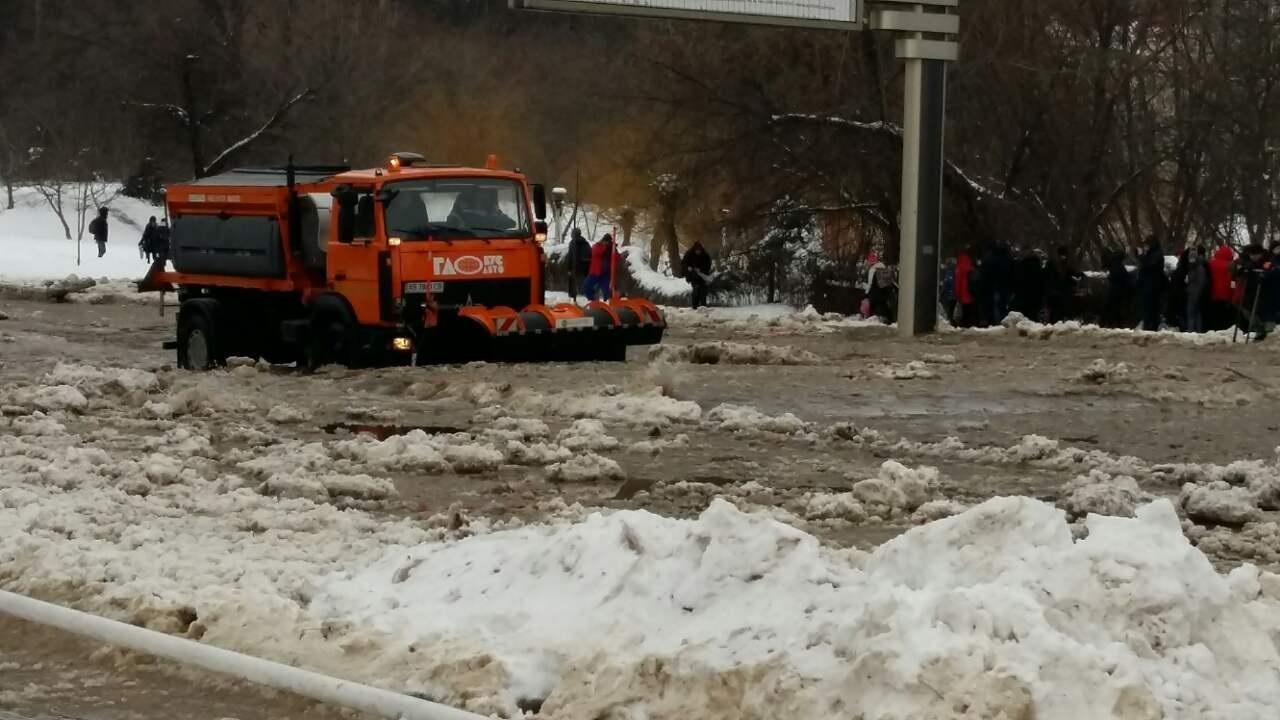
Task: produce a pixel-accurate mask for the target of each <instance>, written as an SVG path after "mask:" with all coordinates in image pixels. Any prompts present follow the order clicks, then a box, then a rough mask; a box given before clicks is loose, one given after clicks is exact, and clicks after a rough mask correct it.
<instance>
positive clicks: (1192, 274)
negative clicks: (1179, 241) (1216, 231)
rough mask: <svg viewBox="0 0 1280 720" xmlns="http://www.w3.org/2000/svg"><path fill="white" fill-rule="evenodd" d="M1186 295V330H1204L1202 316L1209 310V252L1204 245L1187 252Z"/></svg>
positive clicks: (1199, 331)
mask: <svg viewBox="0 0 1280 720" xmlns="http://www.w3.org/2000/svg"><path fill="white" fill-rule="evenodd" d="M1184 283H1185V285H1186V296H1187V321H1186V330H1187V332H1193V333H1202V332H1204V329H1205V325H1204V316H1205V313H1207V312H1208V310H1209V253H1208V251H1207V250H1205V249H1204V246H1200V247H1197V248H1196V249H1195V250H1194V251H1191V252H1189V253H1187V272H1186V277H1185V278H1184Z"/></svg>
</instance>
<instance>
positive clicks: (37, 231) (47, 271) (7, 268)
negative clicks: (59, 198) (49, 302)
mask: <svg viewBox="0 0 1280 720" xmlns="http://www.w3.org/2000/svg"><path fill="white" fill-rule="evenodd" d="M108 192H109V193H114V192H115V189H114V188H109V189H108ZM14 205H15V207H14V209H12V210H5V209H3V208H0V257H3V258H4V262H3V264H0V282H19V283H23V284H31V283H38V282H40V281H44V280H49V279H62V278H65V277H67V276H68V275H79V276H81V277H93V278H103V277H108V278H120V279H126V278H138V277H141V276H142V275H144V274H146V271H147V264H146V261H145V260H143V259H141V258H139V257H138V239H139V238H141V237H142V228H143V227H144V226H146V224H147V218H148V217H150V216H152V215H155V216H162V215H163V214H164V212H163V210H162V209H161V208H158V207H155V206H152V205H149V204H147V203H145V202H142V201H140V200H135V199H133V198H128V197H124V196H123V195H121V196H118V197H116V198H115V199H113V200H111V202H110V203H109V207H110V208H111V217H110V220H109V223H110V225H109V227H110V234H109V236H108V240H107V254H106V255H105V256H104V257H101V258H99V257H98V248H97V245H95V244H94V242H93V238H92V237H90V236H89V233H88V232H87V231H86V232H85V236H84V238H83V239H82V240H81V245H80V254H81V262H80V265H78V266H77V265H76V241H75V239H74V237H75V230H76V228H75V223H76V221H75V220H74V219H72V218H70V217H68V222H69V223H71V224H72V229H71V234H72V239H71V240H67V239H66V237H65V236H64V232H63V228H62V224H61V223H60V222H58V218H57V216H55V215H54V214H53V212H52V211H51V210H50V209H49V206H48V205H47V203H46V202H45V200H44V198H43V197H41V196H40V194H39V193H37V192H36V191H35V190H34V189H32V188H29V187H19V188H16V189H15V191H14ZM92 216H93V213H92V212H91V213H90V216H89V218H88V219H92ZM86 225H87V220H86Z"/></svg>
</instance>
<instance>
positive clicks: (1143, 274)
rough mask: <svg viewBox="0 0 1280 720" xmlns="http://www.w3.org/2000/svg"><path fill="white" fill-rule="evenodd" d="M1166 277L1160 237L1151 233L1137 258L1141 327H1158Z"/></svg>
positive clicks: (1149, 328)
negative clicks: (1140, 255)
mask: <svg viewBox="0 0 1280 720" xmlns="http://www.w3.org/2000/svg"><path fill="white" fill-rule="evenodd" d="M1167 285H1168V278H1167V277H1166V276H1165V274H1164V248H1163V247H1162V246H1161V245H1160V238H1159V237H1157V236H1155V235H1152V236H1151V237H1150V238H1149V239H1148V240H1147V249H1146V250H1145V251H1144V252H1143V253H1142V257H1141V258H1139V259H1138V299H1139V300H1140V301H1141V303H1142V329H1143V330H1149V331H1152V332H1154V331H1156V330H1159V329H1160V299H1161V298H1162V297H1163V296H1164V292H1165V288H1166V286H1167Z"/></svg>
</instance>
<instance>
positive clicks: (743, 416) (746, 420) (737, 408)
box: [706, 403, 813, 435]
mask: <svg viewBox="0 0 1280 720" xmlns="http://www.w3.org/2000/svg"><path fill="white" fill-rule="evenodd" d="M706 422H707V423H708V424H710V425H712V426H715V427H716V428H718V429H720V430H724V431H726V432H734V433H772V434H777V435H798V434H800V433H806V432H808V431H809V430H810V429H811V428H812V427H813V423H808V422H805V421H804V420H801V419H800V418H798V417H796V416H795V415H793V414H791V413H783V414H782V415H766V414H764V413H762V412H760V411H759V410H757V409H755V408H753V407H750V406H747V405H731V404H729V403H725V404H722V405H717V406H716V407H714V408H712V409H711V411H710V412H708V413H707V417H706Z"/></svg>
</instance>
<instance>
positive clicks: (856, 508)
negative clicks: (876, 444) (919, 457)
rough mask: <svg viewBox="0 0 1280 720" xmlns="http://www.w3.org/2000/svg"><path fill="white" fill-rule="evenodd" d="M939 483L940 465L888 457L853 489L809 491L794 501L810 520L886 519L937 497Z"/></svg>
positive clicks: (938, 509)
mask: <svg viewBox="0 0 1280 720" xmlns="http://www.w3.org/2000/svg"><path fill="white" fill-rule="evenodd" d="M937 486H938V470H937V468H932V467H928V466H922V467H918V468H910V467H907V466H906V465H903V464H902V463H899V462H896V461H894V460H887V461H885V463H884V464H883V465H881V466H880V469H879V471H878V472H877V473H876V477H873V478H869V479H866V480H860V481H857V482H855V483H853V487H852V489H851V490H850V491H849V492H844V493H806V494H805V495H804V496H803V497H801V498H800V499H799V501H798V502H796V503H794V504H793V505H794V508H795V510H796V512H797V513H798V514H799V515H800V516H801V517H804V518H805V519H809V520H825V519H832V520H847V521H850V522H863V521H866V520H870V519H875V520H880V521H883V520H888V519H891V518H900V517H903V516H906V515H910V514H911V513H913V512H915V511H916V510H917V509H919V508H921V506H923V505H925V504H926V503H927V502H929V501H930V500H931V499H932V498H933V495H934V494H935V493H936V492H937ZM943 510H944V508H943V507H941V506H938V507H935V508H931V513H933V512H941V511H943ZM947 514H950V513H947Z"/></svg>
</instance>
